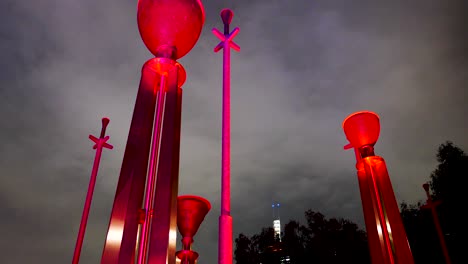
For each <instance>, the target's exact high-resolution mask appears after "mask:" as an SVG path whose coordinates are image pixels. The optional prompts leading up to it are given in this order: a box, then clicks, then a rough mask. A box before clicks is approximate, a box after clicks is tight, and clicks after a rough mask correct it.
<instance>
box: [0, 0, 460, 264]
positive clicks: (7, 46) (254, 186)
mask: <svg viewBox="0 0 468 264" xmlns="http://www.w3.org/2000/svg"><path fill="white" fill-rule="evenodd" d="M351 2H352V3H351ZM136 4H137V1H129V0H99V1H96V0H73V1H72V0H60V1H59V0H36V1H14V0H2V1H1V3H0V22H1V23H0V47H1V49H0V50H1V54H2V55H1V57H0V58H1V59H0V120H1V123H0V138H1V144H0V169H1V176H0V214H1V216H0V262H1V263H3V264H10V263H11V264H18V263H58V264H61V263H69V262H71V259H72V255H73V249H74V245H75V240H76V236H77V232H78V227H79V223H80V218H81V213H82V208H83V204H84V199H85V196H86V190H87V187H88V182H89V176H90V172H91V168H92V162H93V159H94V155H95V151H94V150H93V149H92V145H93V144H92V142H91V141H90V140H88V135H89V134H93V135H96V136H98V135H99V131H100V127H101V118H102V117H104V116H108V117H109V118H110V120H111V122H110V125H109V127H108V135H110V138H111V139H110V141H109V143H111V144H113V145H114V147H115V148H114V149H113V150H111V151H109V150H104V152H103V156H102V160H101V167H100V171H99V175H98V179H97V185H96V189H95V193H94V200H93V204H92V210H91V214H90V218H89V223H88V229H87V233H86V239H85V242H84V247H83V252H82V259H81V263H90V264H91V263H99V262H100V257H101V253H102V248H103V245H104V240H105V236H106V232H107V225H108V222H109V216H110V211H111V208H112V203H113V200H114V194H115V190H116V185H117V181H118V176H119V171H120V166H121V163H122V158H123V153H124V148H125V144H126V140H127V135H128V131H129V127H130V121H131V120H130V119H131V115H132V112H133V107H134V103H135V98H136V92H137V88H138V84H139V79H140V70H141V67H142V65H143V63H144V62H145V61H146V60H148V59H150V58H151V57H152V54H151V53H150V52H149V51H148V50H147V49H146V47H145V46H144V44H143V42H142V41H141V39H140V36H139V32H138V28H137V23H136ZM203 4H204V6H205V11H206V23H205V26H204V28H203V32H202V35H201V37H200V39H199V41H198V43H197V44H196V46H195V47H194V48H193V49H192V51H191V52H190V53H189V54H188V55H186V56H185V57H183V58H182V59H180V63H181V64H182V65H183V66H184V67H185V69H186V71H187V82H186V83H185V85H184V86H183V89H184V96H183V106H182V135H181V155H180V182H179V193H180V194H194V195H200V196H203V197H205V198H206V199H208V200H209V201H210V202H211V204H212V210H211V211H210V213H209V214H208V215H207V217H206V219H205V221H204V223H203V224H202V226H201V228H200V230H199V232H198V234H197V235H196V236H195V243H194V247H193V249H194V250H196V251H198V252H199V253H200V259H199V260H200V261H199V263H205V264H213V263H216V262H217V239H218V235H217V232H218V216H219V214H220V185H221V180H220V179H221V155H220V154H221V106H222V105H221V102H222V101H221V95H222V88H221V80H222V71H221V63H222V55H221V53H214V52H213V48H214V46H215V45H216V44H217V43H218V39H217V38H216V37H215V36H213V35H212V33H211V29H212V28H213V27H217V28H219V29H222V22H221V19H220V17H219V12H220V11H221V9H222V8H225V7H229V8H231V9H233V11H234V13H235V16H234V19H233V22H232V27H235V26H238V27H240V29H241V31H240V33H239V35H238V36H237V37H236V43H237V44H239V45H240V46H241V52H240V53H235V52H234V51H232V101H231V104H232V139H231V140H232V161H231V168H232V169H231V178H232V182H231V184H232V216H233V218H234V237H237V235H238V234H239V233H240V232H242V233H244V234H247V235H252V234H254V233H257V232H259V231H260V230H261V228H262V227H266V226H271V225H272V220H273V219H272V209H271V203H272V201H279V202H280V203H281V219H282V221H283V224H284V223H285V222H287V221H288V220H289V219H296V220H299V221H301V222H304V216H303V213H304V211H305V210H307V209H312V210H314V211H319V212H322V213H323V214H324V215H325V216H326V217H343V218H347V219H350V220H352V221H354V222H356V223H358V224H359V225H360V227H361V228H363V229H364V225H363V223H364V221H363V214H362V208H361V201H360V194H359V189H358V182H357V177H356V172H355V168H354V164H355V159H354V153H353V152H352V151H351V150H350V151H344V150H343V146H344V145H345V144H347V141H346V138H345V135H344V133H343V131H342V128H341V123H342V121H343V119H344V118H346V116H348V115H349V114H351V113H353V112H355V111H360V110H370V111H374V112H376V113H377V114H379V116H380V118H381V135H380V140H379V141H378V143H377V144H376V148H375V150H376V154H377V155H381V156H382V157H384V158H385V160H386V161H387V166H388V169H389V173H390V178H391V180H392V183H393V187H394V191H395V195H396V198H397V201H398V203H400V202H403V201H406V202H409V203H415V202H417V201H419V200H422V199H423V198H424V196H425V194H424V190H423V188H422V187H421V185H422V184H423V183H424V182H426V181H427V180H429V175H430V173H431V172H432V171H433V170H434V169H435V166H436V164H437V162H436V158H435V154H436V150H437V147H438V145H439V144H441V143H443V142H445V141H446V140H451V141H453V142H454V144H455V145H457V146H459V147H461V148H462V149H464V150H465V151H466V150H468V136H467V135H468V122H467V120H468V119H467V116H468V71H467V70H468V52H467V50H468V48H467V47H468V37H467V36H468V32H467V27H466V26H467V21H466V17H467V15H468V14H467V13H468V4H467V2H466V1H456V0H452V1H441V0H439V1H437V0H415V1H404V0H398V1H396V0H395V1H386V3H383V2H382V1H372V0H367V1H346V0H342V1H331V0H316V1H310V0H270V1H266V0H250V1H246V0H237V1H232V0H231V1H228V0H222V1H220V0H216V1H215V0H211V1H208V0H204V1H203ZM179 239H180V237H179V238H178V240H179Z"/></svg>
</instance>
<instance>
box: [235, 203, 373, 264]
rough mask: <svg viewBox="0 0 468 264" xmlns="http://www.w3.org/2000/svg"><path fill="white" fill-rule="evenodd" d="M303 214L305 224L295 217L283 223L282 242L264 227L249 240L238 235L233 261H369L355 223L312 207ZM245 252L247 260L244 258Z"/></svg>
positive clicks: (244, 263) (271, 263) (242, 263)
mask: <svg viewBox="0 0 468 264" xmlns="http://www.w3.org/2000/svg"><path fill="white" fill-rule="evenodd" d="M305 217H306V222H307V224H306V225H305V226H304V225H301V224H300V223H299V222H297V221H295V220H291V221H289V222H288V223H287V224H286V225H285V228H284V233H283V236H282V240H281V242H280V241H279V240H278V239H275V236H274V231H273V229H272V228H263V229H262V231H261V233H260V234H255V235H253V236H252V238H250V239H249V238H248V237H246V236H245V235H243V234H241V235H239V237H238V238H237V239H236V251H235V259H236V263H237V264H249V263H251V262H249V261H250V260H252V259H258V260H259V262H255V263H264V264H276V263H294V264H299V263H304V264H307V263H329V264H333V263H363V264H365V263H370V258H369V251H368V248H367V240H366V235H365V232H364V231H362V230H359V228H358V226H357V225H356V224H354V223H352V222H351V221H349V220H344V219H335V218H331V219H326V218H325V216H324V215H323V214H321V213H319V212H314V211H312V210H308V211H306V212H305ZM249 243H250V244H249ZM247 245H249V246H247ZM246 255H248V256H249V260H245V257H244V256H246Z"/></svg>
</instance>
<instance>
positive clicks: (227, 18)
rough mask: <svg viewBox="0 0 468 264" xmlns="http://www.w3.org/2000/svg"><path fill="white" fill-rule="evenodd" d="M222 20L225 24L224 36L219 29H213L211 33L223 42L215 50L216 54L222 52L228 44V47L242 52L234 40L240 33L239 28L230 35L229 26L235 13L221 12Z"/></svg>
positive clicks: (229, 10)
mask: <svg viewBox="0 0 468 264" xmlns="http://www.w3.org/2000/svg"><path fill="white" fill-rule="evenodd" d="M220 15H221V19H222V20H223V24H224V34H223V33H221V32H220V31H219V30H218V29H216V28H213V29H212V30H211V32H213V34H214V35H215V36H216V37H218V38H219V39H220V40H221V42H220V43H219V44H218V45H216V47H215V48H214V52H218V51H220V50H221V49H222V48H223V47H225V46H224V44H225V43H226V44H227V45H226V47H227V46H229V47H230V48H233V49H234V50H235V51H240V47H239V45H237V44H236V43H234V41H233V39H234V38H235V37H236V35H237V34H238V33H239V30H240V29H239V28H238V27H236V28H235V29H234V30H233V31H232V32H231V33H229V25H230V24H231V21H232V18H233V17H234V13H233V12H232V11H231V9H223V10H222V11H221V14H220Z"/></svg>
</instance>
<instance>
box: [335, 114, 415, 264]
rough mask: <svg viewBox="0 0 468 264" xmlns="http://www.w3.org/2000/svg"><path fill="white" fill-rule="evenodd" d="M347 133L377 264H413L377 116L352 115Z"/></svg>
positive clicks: (370, 242)
mask: <svg viewBox="0 0 468 264" xmlns="http://www.w3.org/2000/svg"><path fill="white" fill-rule="evenodd" d="M343 129H344V133H345V134H346V138H347V139H348V140H349V142H350V144H348V145H346V146H345V149H349V148H354V151H355V154H356V161H357V163H356V169H357V174H358V180H359V189H360V191H361V200H362V207H363V211H364V221H365V223H366V230H367V237H368V243H369V249H370V253H371V260H372V263H373V264H395V263H396V264H412V263H414V260H413V255H412V253H411V249H410V246H409V243H408V239H407V236H406V232H405V228H404V226H403V222H402V220H401V216H400V211H399V208H398V204H397V202H396V199H395V195H394V193H393V188H392V183H391V182H390V177H389V175H388V171H387V166H386V165H385V160H384V159H383V158H382V157H379V156H376V155H375V153H374V145H375V143H376V142H377V139H378V138H379V134H380V123H379V117H378V115H377V114H375V113H372V112H368V111H363V112H357V113H354V114H352V115H350V116H348V117H347V118H346V119H345V120H344V122H343Z"/></svg>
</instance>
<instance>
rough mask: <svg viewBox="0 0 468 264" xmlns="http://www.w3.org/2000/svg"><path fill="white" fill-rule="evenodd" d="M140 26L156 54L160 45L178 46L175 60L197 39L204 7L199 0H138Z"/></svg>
mask: <svg viewBox="0 0 468 264" xmlns="http://www.w3.org/2000/svg"><path fill="white" fill-rule="evenodd" d="M137 19H138V29H139V31H140V35H141V38H142V40H143V42H144V43H145V45H146V47H147V48H148V49H149V50H150V51H151V53H153V54H154V55H155V56H156V57H165V56H161V51H162V50H161V48H162V49H165V47H172V48H175V52H174V55H173V56H172V57H171V58H172V59H174V60H176V59H179V58H181V57H183V56H184V55H185V54H187V53H188V52H189V51H190V50H191V49H192V48H193V46H194V45H195V43H196V42H197V40H198V38H199V36H200V33H201V30H202V27H203V24H204V22H205V11H204V9H203V5H202V3H201V1H200V0H139V1H138V13H137Z"/></svg>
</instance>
